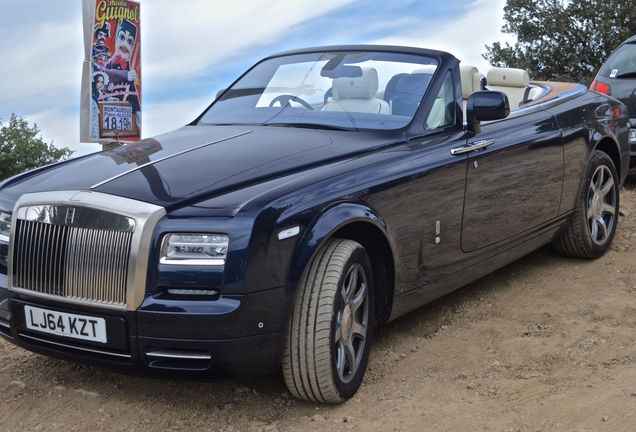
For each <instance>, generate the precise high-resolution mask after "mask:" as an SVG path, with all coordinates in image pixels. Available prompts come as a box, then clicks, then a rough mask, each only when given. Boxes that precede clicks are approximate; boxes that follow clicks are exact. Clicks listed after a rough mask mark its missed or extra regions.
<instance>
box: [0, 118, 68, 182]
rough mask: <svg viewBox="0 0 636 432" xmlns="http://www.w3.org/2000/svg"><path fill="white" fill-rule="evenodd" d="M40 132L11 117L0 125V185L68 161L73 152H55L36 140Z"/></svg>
mask: <svg viewBox="0 0 636 432" xmlns="http://www.w3.org/2000/svg"><path fill="white" fill-rule="evenodd" d="M39 133H40V129H38V126H37V125H36V124H35V123H34V124H33V127H29V123H28V122H27V121H26V120H25V119H24V118H22V117H16V115H15V114H11V119H10V120H9V124H8V125H7V126H4V125H2V122H0V181H1V180H4V179H6V178H8V177H11V176H13V175H16V174H19V173H21V172H23V171H26V170H30V169H33V168H37V167H40V166H43V165H47V164H50V163H53V162H57V161H59V160H62V159H68V158H69V157H71V155H72V154H73V150H70V149H68V148H66V147H64V148H61V149H58V148H56V147H54V146H53V143H51V144H47V143H45V142H44V141H42V136H38V134H39Z"/></svg>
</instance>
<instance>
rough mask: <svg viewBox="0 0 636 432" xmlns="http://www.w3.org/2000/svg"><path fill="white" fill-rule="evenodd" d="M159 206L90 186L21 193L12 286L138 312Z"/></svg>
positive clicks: (15, 213) (14, 222)
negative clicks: (79, 188)
mask: <svg viewBox="0 0 636 432" xmlns="http://www.w3.org/2000/svg"><path fill="white" fill-rule="evenodd" d="M165 214H166V211H165V209H164V208H163V207H159V206H156V205H152V204H148V203H143V202H139V201H135V200H131V199H128V198H122V197H117V196H112V195H107V194H103V193H99V192H89V191H58V192H41V193H33V194H26V195H23V196H22V197H21V198H20V199H19V200H18V202H17V203H16V206H15V208H14V211H13V215H12V220H11V227H12V229H11V237H10V240H9V262H8V270H9V271H8V275H7V276H8V282H9V290H10V291H14V292H17V293H20V294H25V295H30V296H35V297H42V298H46V299H49V300H53V301H55V300H61V301H63V302H65V303H73V304H80V305H89V306H90V305H92V306H96V307H101V308H105V309H117V310H129V311H132V310H136V309H137V308H138V307H139V306H140V305H141V304H142V302H143V300H144V298H145V292H146V275H147V271H148V265H149V258H150V253H151V249H150V246H151V242H152V236H153V232H154V229H155V226H156V225H157V222H158V221H159V220H160V219H161V218H162V217H163V216H165Z"/></svg>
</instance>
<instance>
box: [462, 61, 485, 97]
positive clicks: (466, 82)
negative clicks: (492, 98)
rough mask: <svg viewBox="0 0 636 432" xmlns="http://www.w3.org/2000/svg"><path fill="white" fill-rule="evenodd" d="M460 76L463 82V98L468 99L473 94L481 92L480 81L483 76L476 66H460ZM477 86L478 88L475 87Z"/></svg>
mask: <svg viewBox="0 0 636 432" xmlns="http://www.w3.org/2000/svg"><path fill="white" fill-rule="evenodd" d="M459 75H460V79H461V80H462V98H463V99H468V96H470V95H471V94H472V93H473V92H476V91H477V90H481V88H480V85H479V79H480V78H481V74H480V73H479V70H477V68H476V67H475V66H469V65H461V66H459ZM475 84H477V86H475Z"/></svg>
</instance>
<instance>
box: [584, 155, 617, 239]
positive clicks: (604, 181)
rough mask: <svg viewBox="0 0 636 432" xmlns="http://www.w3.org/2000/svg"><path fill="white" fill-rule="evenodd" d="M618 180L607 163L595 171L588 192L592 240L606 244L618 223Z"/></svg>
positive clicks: (589, 225)
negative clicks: (615, 179)
mask: <svg viewBox="0 0 636 432" xmlns="http://www.w3.org/2000/svg"><path fill="white" fill-rule="evenodd" d="M616 197H617V195H616V182H615V181H614V177H613V176H612V172H611V171H610V170H609V168H608V167H607V166H605V165H600V166H599V167H598V168H596V171H594V175H593V176H592V179H591V180H590V185H589V189H588V192H587V212H586V216H587V226H588V229H589V230H590V236H591V238H592V241H593V242H594V243H595V244H597V245H602V244H604V243H605V242H606V241H607V239H608V235H609V233H610V232H612V229H613V227H614V224H615V223H616Z"/></svg>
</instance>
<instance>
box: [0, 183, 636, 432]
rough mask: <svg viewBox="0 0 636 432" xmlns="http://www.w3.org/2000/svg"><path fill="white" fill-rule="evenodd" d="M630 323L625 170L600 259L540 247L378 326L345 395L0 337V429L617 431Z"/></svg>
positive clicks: (634, 396)
mask: <svg viewBox="0 0 636 432" xmlns="http://www.w3.org/2000/svg"><path fill="white" fill-rule="evenodd" d="M635 327H636V172H634V171H633V172H631V173H630V176H629V177H628V181H627V183H626V185H625V187H624V188H623V190H622V196H621V214H620V218H619V225H618V231H617V234H616V237H615V239H614V243H613V245H612V247H611V250H610V251H609V252H608V253H607V254H606V255H605V256H603V257H602V258H600V259H597V260H592V261H585V260H576V259H568V258H563V257H561V256H559V255H558V254H557V253H556V252H555V251H554V250H553V249H552V247H545V248H543V249H541V250H539V251H537V252H535V253H533V254H531V255H529V256H526V257H525V258H522V259H520V260H519V261H517V262H515V263H513V264H511V265H509V266H507V267H505V268H503V269H501V270H499V271H497V272H495V273H493V274H491V275H489V276H486V277H484V278H483V279H480V280H479V281H477V282H475V283H473V284H471V285H469V286H467V287H465V288H463V289H461V290H459V291H457V292H455V293H453V294H451V295H449V296H447V297H445V298H443V299H441V300H440V301H437V302H435V303H433V304H431V305H429V306H427V307H424V308H422V309H419V310H417V311H415V312H414V313H411V314H410V315H408V316H406V317H404V318H402V319H399V320H397V321H394V322H392V323H390V324H388V325H387V326H385V327H384V328H382V329H381V330H380V332H379V333H377V334H376V337H375V340H374V344H373V347H372V351H371V359H370V363H369V368H368V371H367V374H366V377H365V380H364V382H363V385H362V387H361V389H360V391H359V392H358V393H357V394H356V395H355V396H354V398H353V399H352V400H350V401H348V402H347V403H344V404H341V405H337V406H323V405H317V404H312V403H307V402H302V401H299V400H296V399H294V398H292V397H290V395H289V393H288V392H287V390H286V389H285V385H284V383H283V379H282V374H281V373H278V374H275V375H272V376H268V377H263V378H258V379H250V380H242V381H231V382H221V383H209V382H206V383H199V382H184V381H168V380H155V379H148V378H141V377H130V376H125V375H118V374H115V373H110V372H107V371H102V370H98V369H94V368H91V367H87V366H78V365H75V364H70V363H67V362H64V361H59V360H55V359H50V358H47V357H44V356H40V355H37V354H33V353H30V352H27V351H24V350H22V349H21V348H17V347H15V346H13V345H10V344H9V343H7V342H5V341H3V340H0V392H1V393H0V431H27V430H28V431H62V430H63V431H100V430H107V431H189V430H202V431H296V430H303V431H314V430H316V431H318V430H319V431H322V430H333V431H347V430H357V431H374V430H375V431H414V430H418V431H420V430H432V431H473V430H488V431H490V430H492V431H526V430H527V431H553V430H554V431H571V430H576V431H628V430H634V428H636V426H635V420H636V333H635V331H634V329H635Z"/></svg>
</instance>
